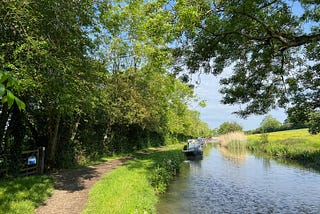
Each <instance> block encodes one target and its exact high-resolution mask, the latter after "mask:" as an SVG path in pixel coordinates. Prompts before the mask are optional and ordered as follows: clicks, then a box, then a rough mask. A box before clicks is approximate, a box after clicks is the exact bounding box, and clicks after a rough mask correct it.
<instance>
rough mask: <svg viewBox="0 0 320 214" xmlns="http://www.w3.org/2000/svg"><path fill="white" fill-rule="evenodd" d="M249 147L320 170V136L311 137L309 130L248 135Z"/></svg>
mask: <svg viewBox="0 0 320 214" xmlns="http://www.w3.org/2000/svg"><path fill="white" fill-rule="evenodd" d="M247 147H248V148H249V150H251V151H253V152H259V153H263V154H266V155H269V156H271V157H275V158H280V159H287V160H293V161H296V162H298V163H300V164H302V165H304V166H307V167H311V168H314V169H317V170H320V134H318V135H311V134H309V132H308V130H307V129H298V130H290V131H280V132H272V133H267V134H255V135H248V144H247Z"/></svg>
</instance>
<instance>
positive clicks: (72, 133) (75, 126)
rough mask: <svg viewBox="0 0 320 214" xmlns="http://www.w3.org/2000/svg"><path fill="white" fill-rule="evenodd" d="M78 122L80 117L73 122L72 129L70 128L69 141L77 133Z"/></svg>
mask: <svg viewBox="0 0 320 214" xmlns="http://www.w3.org/2000/svg"><path fill="white" fill-rule="evenodd" d="M79 124H80V117H78V118H77V122H75V124H74V125H73V128H72V130H71V137H70V140H71V141H73V140H74V138H75V137H76V135H77V131H78V127H79Z"/></svg>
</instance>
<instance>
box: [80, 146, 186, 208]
mask: <svg viewBox="0 0 320 214" xmlns="http://www.w3.org/2000/svg"><path fill="white" fill-rule="evenodd" d="M181 155H183V154H182V153H181V149H180V145H178V146H175V147H171V148H169V150H166V151H160V152H156V153H152V154H148V155H143V156H139V157H137V158H135V159H133V160H131V161H129V162H127V163H126V164H125V165H124V166H122V167H119V168H118V169H116V170H113V171H112V172H111V173H109V174H108V175H107V176H105V177H104V178H102V179H101V180H100V181H99V182H98V183H97V184H96V185H95V186H94V187H93V188H92V190H91V191H90V193H89V201H88V205H87V207H86V209H85V210H84V212H83V213H155V212H156V210H155V205H156V203H157V196H156V194H157V192H158V191H163V190H164V189H163V187H164V186H167V185H168V183H167V182H168V181H169V180H170V179H171V178H172V176H173V174H174V173H175V172H176V171H177V170H178V169H179V165H180V163H181V162H182V159H181ZM166 163H170V164H169V166H166Z"/></svg>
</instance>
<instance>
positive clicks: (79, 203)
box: [0, 144, 182, 214]
mask: <svg viewBox="0 0 320 214" xmlns="http://www.w3.org/2000/svg"><path fill="white" fill-rule="evenodd" d="M181 149H182V146H181V145H179V144H178V145H175V146H168V147H164V148H161V150H163V151H160V152H158V153H159V154H158V153H154V154H155V155H152V154H143V153H152V152H155V151H159V150H158V149H153V150H147V151H144V152H140V153H136V154H134V155H130V156H126V157H123V158H117V159H113V160H110V159H108V161H105V162H102V163H100V164H96V165H94V166H87V167H82V168H79V169H73V170H63V171H62V172H57V173H54V174H52V175H51V176H30V177H21V178H17V179H10V180H0V201H1V203H0V213H15V214H17V213H30V214H31V213H34V212H36V213H80V212H81V211H82V210H83V209H84V208H85V205H86V202H87V199H88V192H89V190H90V189H91V187H92V186H93V185H94V184H95V183H96V182H97V181H98V180H100V179H101V177H103V176H104V175H106V174H108V173H109V172H113V171H117V168H118V167H119V169H120V171H121V170H122V169H121V168H122V167H120V166H121V165H123V164H125V165H124V168H127V167H131V168H129V169H130V170H131V169H133V167H134V168H135V169H134V170H133V171H140V170H141V171H147V172H150V171H148V170H149V169H152V166H153V167H155V168H154V171H153V172H157V173H153V174H150V173H149V174H148V182H151V183H152V191H153V192H154V193H155V198H156V193H157V192H161V191H163V190H164V187H165V186H166V185H165V184H166V181H167V179H169V177H168V174H170V173H165V172H166V170H167V169H172V173H171V174H172V175H173V174H174V173H175V170H176V169H175V167H174V166H176V165H177V163H178V161H177V160H178V159H179V158H171V157H172V156H177V155H175V154H178V153H180V154H181ZM178 151H179V152H178ZM142 154H143V155H142ZM156 154H158V155H156ZM177 157H179V156H177ZM180 157H181V156H180ZM133 158H134V159H133ZM129 160H130V161H129ZM164 160H167V162H164ZM169 160H174V161H169ZM128 161H129V162H128ZM127 162H128V164H127ZM130 162H131V163H130ZM145 162H146V163H147V164H146V165H144V164H145ZM168 162H169V164H168ZM148 167H149V168H148ZM164 168H165V169H164ZM147 169H148V170H147ZM115 174H117V173H115ZM128 175H129V174H128ZM151 175H153V176H151ZM155 175H157V176H155ZM126 176H127V174H126ZM126 176H120V177H118V178H115V180H117V179H119V180H123V179H126V183H127V185H130V183H131V182H137V180H135V179H133V178H130V176H129V177H128V176H127V177H126ZM111 177H112V176H111ZM132 177H134V176H132ZM113 178H114V177H113ZM137 184H138V183H137ZM137 184H134V185H137ZM140 184H141V185H142V186H143V185H144V184H142V183H140ZM117 185H118V184H116V186H114V187H111V186H107V189H104V190H103V191H105V192H109V188H110V189H111V188H114V189H117ZM136 190H139V188H137V189H136ZM143 190H144V189H143ZM140 193H142V196H143V194H144V192H140ZM50 195H51V197H49V196H50ZM136 195H137V194H136ZM115 196H116V197H115ZM129 196H130V195H128V198H130V197H129ZM48 197H49V198H48ZM113 197H114V199H115V200H120V199H119V198H118V195H117V194H116V195H113ZM47 198H48V199H47ZM46 199H47V200H46ZM140 199H141V198H138V199H137V200H138V201H139V200H140ZM45 200H46V202H45V203H44V201H45ZM130 200H131V199H130ZM152 200H153V199H152ZM152 200H151V201H152ZM133 202H134V201H133ZM43 203H44V204H43ZM139 203H141V202H139ZM142 203H143V202H142ZM41 204H43V205H42V206H40V207H38V208H37V209H36V211H35V207H37V206H39V205H41ZM64 208H66V209H68V208H69V210H65V212H64ZM101 212H102V213H106V212H103V211H101ZM94 213H96V212H94Z"/></svg>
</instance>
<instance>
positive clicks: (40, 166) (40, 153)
mask: <svg viewBox="0 0 320 214" xmlns="http://www.w3.org/2000/svg"><path fill="white" fill-rule="evenodd" d="M45 150H46V148H45V147H39V156H40V159H39V168H40V174H43V172H44V156H45Z"/></svg>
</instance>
